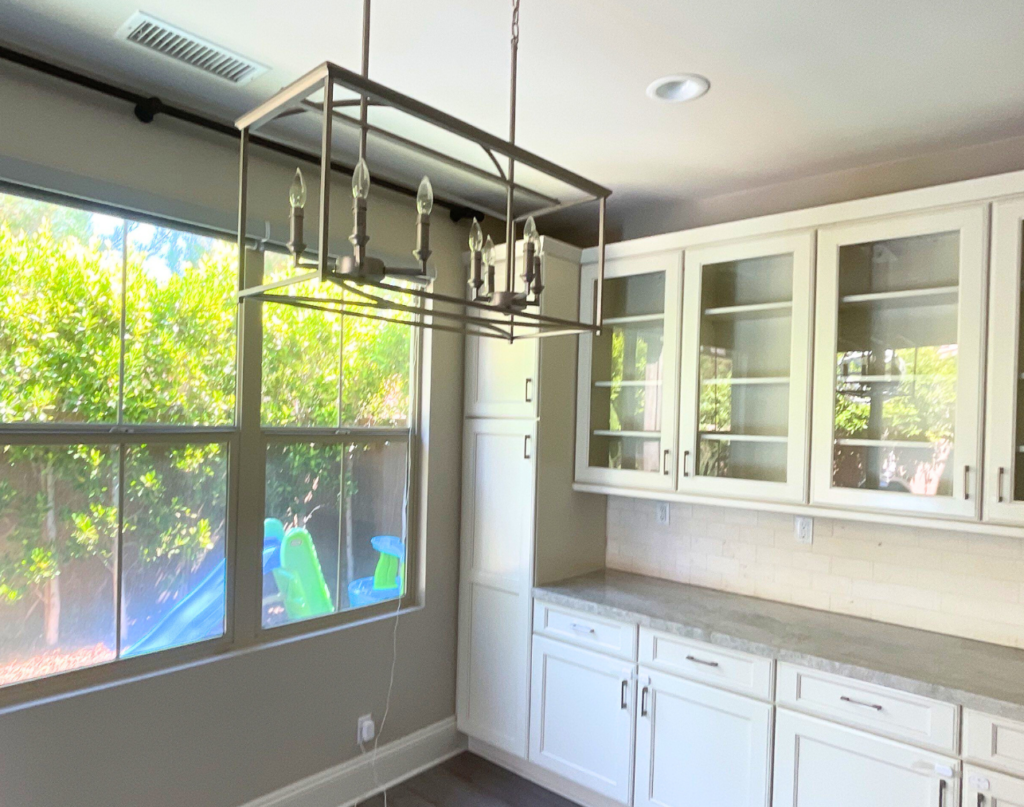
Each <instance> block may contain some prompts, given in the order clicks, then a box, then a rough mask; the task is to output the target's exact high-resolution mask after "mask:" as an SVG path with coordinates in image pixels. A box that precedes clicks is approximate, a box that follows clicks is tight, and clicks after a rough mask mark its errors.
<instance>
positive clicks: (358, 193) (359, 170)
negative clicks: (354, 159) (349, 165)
mask: <svg viewBox="0 0 1024 807" xmlns="http://www.w3.org/2000/svg"><path fill="white" fill-rule="evenodd" d="M352 198H353V199H364V200H365V199H368V198H370V168H369V166H368V165H367V164H366V160H364V159H363V158H362V157H360V158H359V164H358V165H357V166H356V170H355V171H353V172H352Z"/></svg>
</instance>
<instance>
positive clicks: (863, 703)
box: [839, 695, 882, 712]
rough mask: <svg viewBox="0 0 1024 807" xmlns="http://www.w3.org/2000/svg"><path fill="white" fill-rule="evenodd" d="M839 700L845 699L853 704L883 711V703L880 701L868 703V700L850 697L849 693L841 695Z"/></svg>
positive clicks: (844, 700)
mask: <svg viewBox="0 0 1024 807" xmlns="http://www.w3.org/2000/svg"><path fill="white" fill-rule="evenodd" d="M839 700H841V701H843V702H844V703H849V704H852V705H853V706H863V707H865V708H866V709H874V710H875V711H876V712H881V711H882V704H880V703H868V702H867V701H859V700H855V699H854V698H851V697H849V696H848V695H840V696H839Z"/></svg>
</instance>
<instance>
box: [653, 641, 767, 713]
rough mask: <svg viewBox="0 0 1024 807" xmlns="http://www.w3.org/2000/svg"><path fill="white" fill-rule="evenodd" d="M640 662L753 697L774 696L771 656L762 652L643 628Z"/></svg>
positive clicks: (764, 697) (682, 676)
mask: <svg viewBox="0 0 1024 807" xmlns="http://www.w3.org/2000/svg"><path fill="white" fill-rule="evenodd" d="M640 663H641V664H646V665H647V666H650V667H653V668H655V669H657V670H663V671H665V672H668V673H672V674H673V675H678V676H680V677H681V678H688V679H690V680H692V681H700V682H701V683H705V684H712V685H713V686H717V687H721V688H722V689H730V690H732V691H734V692H739V693H742V694H744V695H750V696H751V697H754V698H760V699H762V700H771V698H772V660H771V659H767V658H762V657H761V656H753V655H751V654H749V653H743V652H740V651H738V650H728V649H725V648H722V647H717V646H715V645H712V644H708V643H707V642H700V641H697V640H696V639H685V638H683V637H681V636H674V635H673V634H671V633H661V632H660V631H656V630H650V629H649V628H641V629H640Z"/></svg>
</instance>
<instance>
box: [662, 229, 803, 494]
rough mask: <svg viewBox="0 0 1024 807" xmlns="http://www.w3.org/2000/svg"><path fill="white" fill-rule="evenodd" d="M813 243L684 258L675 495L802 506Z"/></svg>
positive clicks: (736, 248) (764, 244)
mask: <svg viewBox="0 0 1024 807" xmlns="http://www.w3.org/2000/svg"><path fill="white" fill-rule="evenodd" d="M813 250H814V233H812V232H808V233H800V234H796V235H787V236H778V237H775V238H766V239H761V240H758V241H749V242H745V243H738V244H728V245H722V246H713V247H703V248H698V249H693V250H688V251H687V252H686V270H685V272H684V276H685V278H686V280H685V286H686V288H685V292H684V294H683V297H684V299H685V301H686V302H685V305H684V311H683V322H684V323H686V324H685V327H684V328H683V369H682V374H681V376H680V379H681V383H680V387H681V396H680V428H679V433H680V436H681V437H680V446H681V450H682V455H681V460H680V463H681V467H680V475H679V490H680V491H682V492H685V493H707V494H712V495H720V496H740V497H742V498H745V499H774V500H780V501H790V502H803V501H805V500H806V496H807V439H808V432H809V430H810V418H809V410H810V389H811V387H810V376H811V368H810V355H811V344H810V339H811V313H812V312H811V307H812V306H811V284H812V281H811V272H812V255H813Z"/></svg>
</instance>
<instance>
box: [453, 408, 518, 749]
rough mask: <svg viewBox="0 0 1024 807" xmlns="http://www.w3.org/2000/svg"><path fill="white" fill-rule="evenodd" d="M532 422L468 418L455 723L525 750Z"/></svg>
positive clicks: (502, 745) (476, 734) (495, 741)
mask: <svg viewBox="0 0 1024 807" xmlns="http://www.w3.org/2000/svg"><path fill="white" fill-rule="evenodd" d="M536 426H537V421H535V420H479V419H467V420H466V422H465V427H464V430H463V463H462V469H463V470H462V473H463V478H462V547H461V548H462V552H461V556H462V557H461V572H460V579H459V589H460V590H459V644H458V675H457V682H456V690H457V694H456V716H457V721H458V727H459V730H460V731H462V732H464V733H465V734H468V735H469V736H471V737H475V738H477V739H480V740H483V741H485V742H487V743H490V744H491V745H495V746H497V747H499V748H502V749H504V750H506V751H508V752H510V753H513V754H516V755H517V756H520V757H525V756H526V752H527V723H528V719H529V692H530V685H529V680H530V624H531V609H530V603H531V596H530V590H531V585H532V583H533V537H534V489H535V473H534V471H535V461H534V456H535V453H534V442H535V437H536Z"/></svg>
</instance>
